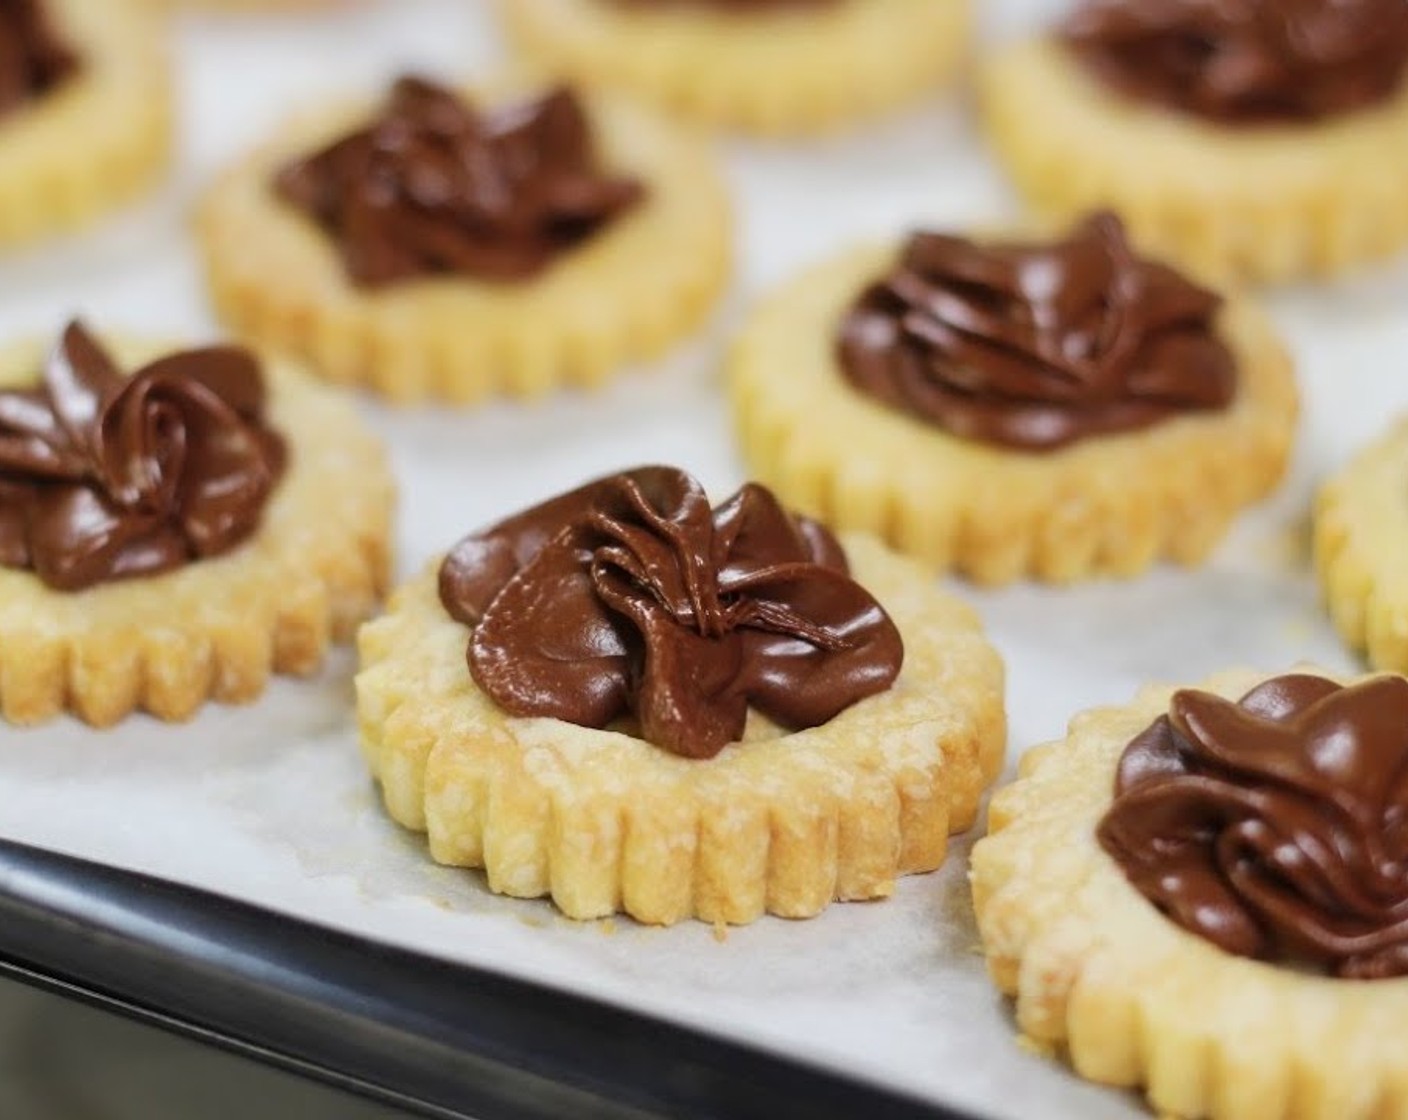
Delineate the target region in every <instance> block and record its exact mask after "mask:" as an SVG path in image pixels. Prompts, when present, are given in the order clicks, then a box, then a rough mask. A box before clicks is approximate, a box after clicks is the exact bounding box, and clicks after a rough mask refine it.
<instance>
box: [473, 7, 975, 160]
mask: <svg viewBox="0 0 1408 1120" xmlns="http://www.w3.org/2000/svg"><path fill="white" fill-rule="evenodd" d="M498 6H499V11H500V13H501V16H502V19H503V21H504V25H505V27H506V28H507V30H508V32H509V35H510V38H511V39H512V40H513V41H514V42H515V43H516V44H517V45H518V46H519V47H520V48H521V49H522V50H523V51H524V52H525V53H526V54H527V55H529V57H531V58H534V59H535V60H537V61H539V62H541V63H543V64H544V65H546V66H548V67H549V68H550V69H552V70H555V71H561V72H563V73H566V74H570V75H572V76H573V77H574V78H578V79H580V80H582V81H584V82H586V83H588V84H592V85H600V86H603V87H606V88H614V89H619V90H621V91H622V92H627V93H631V94H634V95H636V96H639V97H643V98H647V99H649V100H651V101H653V102H655V103H657V104H660V105H662V106H664V107H666V108H669V109H671V110H672V111H674V112H677V113H679V114H681V115H682V116H686V117H689V118H691V119H693V120H697V121H699V122H701V123H704V124H710V125H716V126H723V127H729V128H737V129H741V130H744V131H747V132H753V133H759V134H764V135H778V136H782V135H789V134H796V133H809V132H821V131H826V130H828V129H833V128H836V127H838V126H840V125H844V124H853V123H855V122H856V121H857V120H860V119H863V118H865V117H869V116H874V115H875V114H877V113H881V112H884V111H885V110H888V109H892V108H894V107H896V106H899V105H903V104H904V103H905V102H908V101H911V100H913V99H915V98H917V97H919V96H922V95H923V93H924V92H925V90H927V89H931V88H934V87H936V86H940V85H943V84H945V83H946V82H949V81H951V80H952V79H953V78H954V77H955V76H956V75H957V73H958V71H959V69H960V67H961V65H962V63H963V61H964V59H965V57H966V54H967V50H968V43H969V39H970V36H971V26H970V25H971V22H972V12H971V8H970V4H969V2H968V0H836V2H834V3H829V4H817V5H815V6H803V7H801V8H798V9H793V10H784V11H764V12H757V11H744V12H737V11H735V12H726V11H719V10H717V9H711V8H710V7H709V5H707V4H701V5H679V6H677V7H666V6H661V7H662V8H665V10H651V8H650V7H649V6H644V5H634V6H633V5H626V4H619V5H618V4H614V3H611V2H610V0H499V5H498Z"/></svg>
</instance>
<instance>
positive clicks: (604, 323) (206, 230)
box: [197, 79, 732, 404]
mask: <svg viewBox="0 0 1408 1120" xmlns="http://www.w3.org/2000/svg"><path fill="white" fill-rule="evenodd" d="M525 82H526V79H520V80H519V81H517V82H511V83H501V84H498V85H495V86H494V87H493V90H494V93H493V94H492V95H491V96H492V97H493V98H502V97H504V96H505V95H509V96H513V95H515V94H519V93H523V92H525V88H527V87H525ZM469 96H471V97H477V96H478V94H477V93H475V92H473V91H470V92H469ZM587 104H588V105H589V107H590V113H591V117H592V120H593V123H594V124H595V125H596V132H597V141H598V144H599V146H600V148H601V151H602V157H603V162H604V163H606V164H607V165H608V166H610V167H611V168H613V169H614V170H618V171H622V172H625V173H627V174H633V175H636V176H638V177H640V178H641V179H642V180H643V181H644V182H645V184H646V187H647V190H648V191H649V195H648V197H647V199H646V200H645V201H644V202H643V203H642V204H641V205H640V206H638V207H637V208H636V209H635V210H633V211H632V212H630V213H629V214H626V215H624V216H622V217H621V218H619V219H618V220H617V221H615V222H613V223H612V224H611V225H610V226H609V227H608V228H607V229H605V230H604V231H602V232H601V233H600V234H599V235H598V236H596V237H594V238H592V239H591V240H590V241H588V242H586V243H585V244H583V245H580V246H578V247H576V248H575V249H573V250H572V251H570V252H568V253H565V254H563V256H562V257H560V258H559V259H558V260H557V261H555V262H554V263H553V264H552V265H551V266H550V267H549V268H548V270H547V271H545V272H544V273H543V274H542V275H541V276H539V277H537V278H536V279H534V280H532V281H528V282H525V283H518V284H493V283H488V282H484V281H477V280H473V279H469V278H463V277H443V278H441V277H436V278H432V279H425V280H418V281H411V282H407V283H404V284H397V285H395V286H393V287H390V288H386V289H378V290H376V291H366V290H362V289H359V288H358V287H356V286H355V285H354V284H353V283H352V282H351V281H350V280H348V279H347V276H346V274H345V272H344V269H343V265H342V261H341V259H340V257H339V254H338V253H337V250H336V247H335V246H334V245H333V243H332V241H331V240H330V239H329V238H328V237H327V236H326V235H325V234H324V233H323V231H322V230H320V229H319V228H318V227H317V226H316V225H315V224H314V223H313V222H311V221H309V220H308V219H307V218H305V217H304V216H303V215H301V214H299V213H298V212H297V211H296V210H294V209H293V208H292V207H291V206H288V205H286V204H284V203H282V202H280V201H279V200H278V199H277V198H276V197H275V195H274V193H273V190H272V188H271V186H270V184H271V182H272V179H273V175H274V172H275V169H276V168H278V167H279V166H280V165H281V164H282V163H283V162H285V161H286V160H288V159H289V158H291V157H293V156H295V155H298V154H300V153H304V152H306V151H308V150H310V149H316V148H318V147H320V146H321V145H323V144H325V143H326V142H328V141H330V140H332V139H333V138H334V137H336V136H338V135H339V134H341V133H344V132H346V131H348V130H349V129H351V128H354V127H356V126H357V125H358V124H359V123H360V122H361V121H363V120H365V119H366V115H367V112H368V110H367V109H366V107H365V106H363V107H361V108H352V109H346V108H344V109H340V110H332V111H328V112H324V113H321V114H316V115H314V116H311V117H305V118H302V119H301V120H300V121H298V122H296V123H294V124H292V125H290V126H288V127H286V128H285V129H284V130H283V131H282V132H281V133H280V134H279V135H278V137H277V138H276V139H275V140H274V141H272V142H271V143H270V144H267V145H265V146H264V147H263V148H262V149H260V150H259V151H258V152H257V153H255V154H254V155H252V156H250V157H248V158H247V159H245V160H243V161H242V162H241V163H240V164H239V165H238V166H236V167H235V168H234V169H233V170H231V171H230V172H228V173H227V174H226V175H225V176H224V177H223V178H222V179H221V180H220V181H219V182H218V183H217V184H216V185H215V186H214V187H213V188H212V189H211V191H210V192H209V194H208V195H207V197H206V198H205V200H204V202H203V204H202V206H201V208H200V214H199V218H198V221H197V233H198V236H199V240H200V244H201V248H202V250H203V253H204V258H205V265H206V273H207V277H208V280H209V283H210V287H211V292H212V295H213V297H214V300H215V304H216V307H217V309H218V310H219V312H220V314H221V315H222V316H223V318H224V319H225V320H226V322H227V323H228V324H229V325H230V326H231V327H233V328H234V329H235V330H236V331H237V332H238V333H240V334H242V335H244V336H245V337H248V338H251V339H254V340H256V341H258V342H260V343H263V344H267V345H269V346H273V347H275V348H278V349H282V350H285V351H288V352H291V353H294V354H297V355H299V356H300V357H303V358H305V359H307V360H308V361H309V362H310V364H312V365H313V366H314V368H316V369H317V370H318V371H319V372H320V373H322V374H323V375H324V376H325V377H327V378H328V379H330V380H332V381H337V382H343V383H350V384H359V385H365V386H368V387H370V388H372V389H375V390H377V391H378V392H380V393H381V394H383V395H384V396H386V397H387V398H388V399H390V400H392V401H393V402H397V403H409V402H414V401H419V400H422V399H424V398H426V397H440V398H444V399H447V400H449V401H452V402H454V403H456V404H470V403H477V402H480V401H483V400H484V399H486V398H488V397H491V396H493V395H496V394H504V395H508V396H514V397H527V398H531V397H537V396H541V395H543V394H545V393H547V392H549V391H550V390H553V389H555V388H559V387H565V386H574V385H575V386H583V387H593V386H598V385H600V384H602V383H604V382H605V381H606V380H608V379H609V378H610V377H611V376H612V375H613V374H615V373H617V372H619V371H620V369H621V367H623V366H625V365H627V364H629V363H633V362H637V361H643V360H647V359H650V358H653V357H656V356H658V355H659V354H661V353H662V352H663V351H664V350H666V349H667V348H668V347H670V346H671V345H673V344H674V343H677V342H679V341H681V340H682V339H684V338H685V337H686V336H687V335H688V334H689V333H690V332H691V331H692V330H694V329H695V328H696V327H698V326H699V325H700V324H701V323H702V322H703V321H704V319H705V318H706V317H707V315H708V313H709V312H710V310H711V309H712V308H713V306H714V304H715V303H716V302H717V300H718V298H719V296H720V295H721V293H722V292H723V289H724V287H725V285H726V284H727V281H728V277H729V273H730V269H731V263H732V216H731V210H730V204H729V199H728V194H727V190H726V188H725V185H724V182H723V180H722V178H721V172H720V169H719V168H718V166H717V164H716V161H715V159H714V157H713V155H712V153H711V152H710V150H709V149H708V147H707V146H705V145H704V144H702V143H701V142H699V141H697V140H695V139H693V138H691V137H689V136H687V135H683V134H681V133H679V132H677V131H675V130H674V129H672V128H670V127H669V126H668V125H667V124H665V123H664V122H662V121H659V120H657V119H656V118H655V117H653V116H650V115H648V114H644V113H641V112H639V111H637V110H635V109H634V108H632V107H630V106H628V105H622V104H620V103H618V102H615V101H610V100H601V99H598V98H591V99H588V101H587Z"/></svg>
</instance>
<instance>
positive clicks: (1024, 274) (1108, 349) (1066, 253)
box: [838, 214, 1236, 451]
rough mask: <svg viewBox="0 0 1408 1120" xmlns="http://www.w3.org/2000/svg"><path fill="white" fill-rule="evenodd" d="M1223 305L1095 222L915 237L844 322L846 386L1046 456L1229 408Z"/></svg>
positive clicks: (1107, 222)
mask: <svg viewBox="0 0 1408 1120" xmlns="http://www.w3.org/2000/svg"><path fill="white" fill-rule="evenodd" d="M1220 306H1221V300H1220V299H1219V298H1218V297H1217V296H1215V295H1213V294H1212V293H1211V292H1208V291H1206V290H1204V289H1203V288H1200V287H1198V286H1197V285H1195V284H1193V283H1191V282H1189V281H1188V280H1186V279H1184V278H1183V277H1182V276H1180V275H1179V274H1178V273H1177V272H1174V271H1173V270H1172V269H1171V268H1168V267H1166V266H1164V265H1162V264H1157V263H1154V262H1153V261H1146V260H1142V259H1140V258H1139V257H1137V256H1135V254H1134V253H1133V251H1132V250H1131V249H1130V247H1129V244H1128V242H1127V241H1126V240H1125V236H1124V230H1123V227H1122V226H1121V225H1120V223H1119V220H1118V219H1117V218H1115V217H1114V216H1113V215H1111V214H1098V215H1096V216H1095V217H1093V218H1091V219H1089V220H1088V221H1086V222H1085V223H1084V224H1083V225H1081V226H1079V227H1078V228H1077V229H1076V230H1075V231H1074V232H1073V233H1072V234H1071V235H1070V236H1069V237H1067V238H1066V239H1065V240H1064V241H1058V242H1053V243H1045V244H977V243H975V242H972V241H968V240H966V239H964V238H959V237H951V236H948V235H946V234H939V233H918V234H915V235H914V236H913V237H912V238H910V240H909V243H908V244H907V245H906V246H905V249H904V253H903V256H902V257H901V259H900V262H899V264H898V265H897V266H896V267H895V268H894V269H893V270H892V271H891V272H890V273H889V274H888V275H887V276H885V277H884V278H883V279H881V280H879V281H878V282H876V283H874V284H872V285H871V286H870V287H869V288H867V289H866V290H865V291H864V292H863V293H862V294H861V296H860V299H859V300H858V301H857V302H856V303H855V304H854V305H853V306H852V307H851V309H850V310H849V311H848V312H847V314H846V316H845V319H844V320H843V321H842V324H841V330H840V335H839V341H838V351H839V357H840V361H841V366H842V369H843V371H844V373H845V375H846V377H847V379H848V380H849V381H850V382H851V384H852V385H853V386H855V387H856V388H857V389H859V390H860V391H861V392H863V393H867V394H869V395H870V396H872V397H875V398H876V399H878V400H880V401H882V402H884V403H885V404H887V405H889V406H891V407H892V408H896V409H899V410H901V411H904V412H907V413H909V414H910V415H912V416H915V417H918V418H919V419H921V420H924V421H926V422H928V423H930V424H934V425H936V426H938V427H940V428H943V429H945V430H946V431H949V432H952V433H953V434H954V435H957V436H961V437H963V438H965V439H973V440H981V441H983V442H986V443H994V444H999V445H1001V446H1004V447H1011V448H1016V449H1018V450H1021V451H1052V450H1056V449H1058V448H1061V447H1064V446H1066V445H1068V444H1071V443H1074V442H1076V441H1077V440H1080V439H1084V438H1087V437H1089V436H1097V435H1105V434H1108V433H1112V432H1126V431H1133V430H1136V429H1140V428H1147V427H1149V426H1151V425H1153V424H1156V423H1158V422H1159V421H1161V420H1165V419H1167V418H1169V417H1171V416H1177V415H1179V414H1181V413H1185V412H1193V411H1199V410H1209V409H1220V408H1225V407H1226V406H1227V405H1228V404H1229V403H1231V401H1232V398H1233V396H1234V395H1235V393H1236V368H1235V361H1234V359H1233V357H1232V354H1231V352H1230V351H1229V350H1228V348H1227V347H1226V346H1225V345H1224V344H1223V342H1222V341H1221V340H1220V339H1219V338H1218V336H1217V333H1216V317H1217V312H1218V309H1219V307H1220Z"/></svg>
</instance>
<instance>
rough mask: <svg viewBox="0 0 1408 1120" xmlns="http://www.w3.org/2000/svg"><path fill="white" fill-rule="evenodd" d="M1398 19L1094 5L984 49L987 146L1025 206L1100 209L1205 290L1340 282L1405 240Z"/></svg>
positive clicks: (1403, 54) (1257, 0)
mask: <svg viewBox="0 0 1408 1120" xmlns="http://www.w3.org/2000/svg"><path fill="white" fill-rule="evenodd" d="M1405 65H1408V8H1405V7H1404V6H1403V5H1402V4H1400V3H1398V0H1349V2H1347V3H1346V2H1339V3H1331V2H1330V0H1296V2H1294V3H1289V2H1288V3H1285V4H1279V3H1278V4H1266V3H1262V2H1261V0H1235V2H1232V3H1226V2H1224V3H1218V4H1208V3H1203V2H1201V0H1130V2H1127V3H1113V2H1110V0H1096V2H1094V3H1091V2H1087V3H1086V4H1085V5H1084V7H1083V8H1081V9H1080V10H1078V11H1077V13H1076V14H1075V15H1073V16H1072V17H1070V19H1069V21H1068V22H1067V23H1066V24H1065V25H1063V27H1061V28H1060V29H1058V30H1057V31H1055V32H1052V33H1050V34H1048V35H1046V36H1044V37H1042V38H1038V39H1035V40H1030V41H1025V42H1020V43H1017V44H1015V45H1012V46H1009V47H1007V48H1004V49H1002V50H1000V51H998V52H997V53H996V54H995V55H994V56H993V57H992V59H991V61H990V62H989V63H987V64H986V66H985V68H984V72H983V74H982V83H981V84H982V104H983V113H984V117H985V120H986V126H987V132H988V134H989V137H990V138H991V141H992V143H993V145H994V147H995V148H996V150H997V152H998V155H999V156H1000V157H1001V159H1002V161H1003V162H1004V163H1005V164H1006V166H1007V168H1008V170H1009V172H1010V173H1011V174H1012V176H1013V178H1014V179H1015V180H1016V183H1017V185H1018V187H1019V188H1020V189H1021V190H1022V192H1023V193H1024V194H1025V195H1026V197H1027V199H1028V200H1029V201H1030V202H1031V203H1032V205H1033V206H1035V207H1036V208H1037V209H1039V210H1040V211H1042V212H1044V213H1046V214H1049V215H1054V216H1057V217H1068V216H1072V215H1076V214H1080V213H1082V212H1084V211H1086V210H1088V209H1090V208H1092V207H1097V206H1108V207H1112V208H1114V209H1116V210H1118V211H1119V213H1120V215H1121V216H1122V217H1123V218H1124V219H1125V220H1126V221H1127V222H1128V223H1129V227H1130V230H1131V232H1132V234H1133V236H1134V238H1135V240H1136V241H1137V242H1138V243H1140V244H1141V245H1143V246H1145V247H1146V248H1149V249H1150V250H1153V251H1156V252H1158V253H1161V254H1163V255H1165V256H1167V257H1169V258H1170V259H1174V260H1178V261H1181V262H1182V263H1184V264H1185V265H1187V266H1188V267H1191V268H1193V269H1195V270H1196V271H1198V272H1199V273H1200V274H1202V275H1205V276H1208V277H1211V278H1222V279H1229V278H1237V277H1241V278H1246V279H1250V280H1266V281H1279V280H1287V279H1292V278H1296V277H1303V276H1308V275H1326V274H1331V273H1336V272H1340V271H1342V270H1343V269H1346V268H1348V267H1349V266H1352V265H1355V264H1359V263H1362V262H1364V261H1368V260H1371V259H1373V258H1375V257H1380V256H1383V255H1385V254H1388V253H1392V252H1395V251H1397V250H1398V249H1400V248H1401V247H1402V246H1403V245H1404V244H1405V243H1408V197H1405V196H1404V192H1403V191H1402V190H1401V189H1400V184H1401V183H1402V182H1403V180H1404V178H1405V177H1408V148H1405V147H1404V145H1403V144H1402V143H1401V142H1400V139H1401V137H1402V135H1403V133H1404V130H1405V129H1408V82H1405V81H1404V74H1405Z"/></svg>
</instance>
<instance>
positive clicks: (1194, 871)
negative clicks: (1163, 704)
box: [1098, 676, 1408, 980]
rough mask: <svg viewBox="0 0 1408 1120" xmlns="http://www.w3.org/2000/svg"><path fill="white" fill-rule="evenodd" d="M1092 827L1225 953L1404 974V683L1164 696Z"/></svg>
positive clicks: (1146, 891)
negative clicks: (1162, 710)
mask: <svg viewBox="0 0 1408 1120" xmlns="http://www.w3.org/2000/svg"><path fill="white" fill-rule="evenodd" d="M1098 835H1099V839H1100V843H1101V844H1102V845H1103V846H1104V848H1105V850H1106V851H1107V852H1109V853H1110V854H1111V855H1112V856H1113V857H1114V858H1115V860H1116V861H1117V862H1118V863H1119V864H1120V866H1121V867H1122V868H1123V869H1124V872H1125V874H1126V875H1127V876H1128V877H1129V879H1130V881H1131V882H1132V883H1133V884H1134V886H1135V887H1136V888H1137V889H1138V890H1139V891H1140V893H1142V894H1143V895H1144V896H1145V897H1146V898H1148V899H1149V900H1150V901H1151V902H1153V903H1154V905H1155V906H1157V907H1158V908H1159V909H1160V910H1162V911H1163V912H1164V913H1166V914H1167V915H1168V916H1169V917H1170V918H1172V919H1173V920H1174V921H1175V922H1177V923H1178V924H1179V925H1181V926H1183V927H1184V928H1185V929H1188V930H1191V931H1192V932H1194V933H1197V934H1200V935H1201V936H1203V937H1205V938H1207V939H1208V940H1209V941H1211V942H1213V943H1214V944H1216V945H1218V946H1220V947H1221V948H1223V949H1225V950H1227V951H1228V952H1230V953H1237V954H1240V955H1242V956H1249V957H1260V958H1263V959H1267V960H1276V961H1284V962H1295V963H1301V964H1307V965H1312V966H1315V967H1317V968H1319V969H1321V970H1323V971H1325V972H1328V973H1331V974H1333V975H1335V976H1341V977H1346V978H1351V979H1361V980H1374V979H1381V978H1385V977H1390V976H1404V975H1408V680H1404V679H1403V678H1401V677H1379V678H1376V679H1373V680H1370V681H1367V682H1365V683H1363V684H1358V685H1353V686H1351V687H1347V688H1346V687H1343V686H1341V685H1338V684H1335V683H1334V682H1333V681H1328V680H1325V679H1324V678H1323V677H1314V676H1287V677H1278V678H1277V679H1275V680H1272V681H1268V682H1267V683H1266V684H1263V685H1261V686H1260V687H1259V688H1256V689H1254V690H1253V691H1252V692H1250V693H1248V694H1247V695H1246V696H1244V697H1243V698H1242V699H1241V700H1240V701H1239V702H1237V703H1233V702H1232V701H1230V700H1223V699H1222V698H1220V697H1218V696H1213V695H1211V694H1209V693H1206V692H1195V691H1184V692H1179V693H1176V694H1175V695H1174V697H1173V702H1172V704H1171V705H1170V708H1169V714H1168V715H1167V716H1161V717H1160V718H1159V719H1158V720H1157V721H1156V722H1155V723H1154V725H1153V726H1152V727H1150V728H1149V730H1147V731H1146V732H1144V733H1143V734H1142V735H1140V736H1139V737H1138V738H1137V739H1135V740H1134V741H1133V742H1132V743H1130V744H1129V747H1128V748H1127V749H1126V750H1125V753H1124V757H1123V759H1122V760H1121V762H1120V767H1119V776H1118V779H1117V781H1116V785H1115V800H1114V803H1113V804H1112V805H1111V806H1110V810H1109V812H1108V813H1107V814H1106V815H1105V818H1104V820H1102V821H1101V822H1100V827H1099V832H1098Z"/></svg>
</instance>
